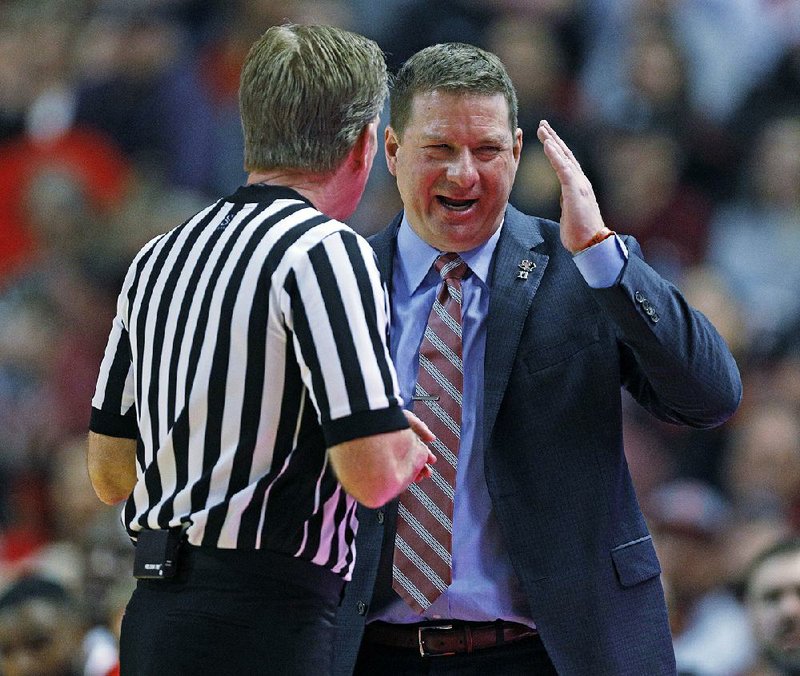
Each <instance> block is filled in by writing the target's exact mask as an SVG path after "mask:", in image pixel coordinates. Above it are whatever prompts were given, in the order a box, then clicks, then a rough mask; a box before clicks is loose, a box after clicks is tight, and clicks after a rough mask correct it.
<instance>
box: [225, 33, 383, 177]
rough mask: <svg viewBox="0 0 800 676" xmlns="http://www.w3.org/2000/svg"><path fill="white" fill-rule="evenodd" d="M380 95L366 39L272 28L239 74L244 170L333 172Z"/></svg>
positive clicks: (377, 53) (374, 48) (373, 50)
mask: <svg viewBox="0 0 800 676" xmlns="http://www.w3.org/2000/svg"><path fill="white" fill-rule="evenodd" d="M387 94H388V86H387V74H386V62H385V60H384V57H383V52H381V50H380V48H379V47H378V45H377V44H376V43H375V42H373V41H372V40H370V39H368V38H365V37H363V36H362V35H358V34H356V33H351V32H349V31H346V30H342V29H340V28H335V27H333V26H309V25H297V24H285V25H282V26H273V27H272V28H270V29H269V30H267V32H266V33H264V34H263V35H262V36H261V38H259V40H258V41H257V42H256V43H255V44H254V45H253V46H252V47H251V48H250V52H249V53H248V55H247V59H246V60H245V63H244V66H243V68H242V75H241V80H240V86H239V111H240V113H241V117H242V128H243V130H244V165H245V169H246V170H247V171H257V170H268V169H300V170H304V171H313V172H327V171H330V170H333V169H335V168H336V167H337V166H338V165H339V164H340V163H341V161H342V160H343V159H344V158H345V156H346V155H347V153H348V152H349V151H350V149H351V148H352V147H353V144H354V143H355V142H356V139H357V138H358V135H359V133H360V132H361V130H362V129H363V128H364V127H365V126H366V125H367V124H369V123H370V122H371V121H372V120H373V119H375V117H376V116H377V115H378V114H380V112H381V110H382V109H383V104H384V103H385V101H386V96H387Z"/></svg>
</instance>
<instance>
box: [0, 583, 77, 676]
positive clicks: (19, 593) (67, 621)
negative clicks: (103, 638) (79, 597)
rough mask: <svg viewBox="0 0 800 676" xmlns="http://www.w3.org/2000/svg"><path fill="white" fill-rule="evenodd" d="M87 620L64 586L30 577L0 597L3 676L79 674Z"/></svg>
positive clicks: (11, 586) (0, 652)
mask: <svg viewBox="0 0 800 676" xmlns="http://www.w3.org/2000/svg"><path fill="white" fill-rule="evenodd" d="M85 632H86V623H85V619H84V616H83V613H82V611H81V608H80V606H79V605H78V603H77V602H76V600H75V599H73V598H72V597H71V596H70V594H69V592H68V591H67V589H66V588H65V587H63V586H62V585H60V584H59V583H57V582H54V581H52V580H50V579H47V578H43V577H39V576H35V575H29V576H23V577H21V578H20V579H18V580H16V581H15V582H13V583H12V584H11V585H10V586H9V587H8V588H7V589H5V591H4V592H3V593H2V595H0V670H1V671H2V674H3V676H83V662H84V656H83V647H82V642H83V637H84V634H85Z"/></svg>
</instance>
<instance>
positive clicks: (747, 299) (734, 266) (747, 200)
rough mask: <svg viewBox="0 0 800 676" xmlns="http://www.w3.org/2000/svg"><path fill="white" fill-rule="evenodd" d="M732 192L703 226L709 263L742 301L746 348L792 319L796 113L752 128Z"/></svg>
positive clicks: (796, 245)
mask: <svg viewBox="0 0 800 676" xmlns="http://www.w3.org/2000/svg"><path fill="white" fill-rule="evenodd" d="M741 178H742V180H741V186H740V188H739V190H738V192H737V195H736V197H735V198H734V199H733V200H731V201H729V202H727V203H724V204H722V205H720V206H719V207H718V208H717V209H716V211H715V214H714V216H713V218H712V222H711V224H710V226H709V228H710V234H709V249H708V255H709V259H710V262H711V263H712V264H713V265H714V267H715V268H716V269H717V270H718V272H719V274H720V275H721V276H722V278H723V280H724V281H725V283H726V284H727V285H728V286H729V287H730V289H731V292H732V293H733V294H734V295H735V296H736V297H737V298H738V299H739V300H740V302H741V303H742V308H743V310H744V312H743V319H744V326H743V327H742V329H743V330H745V331H747V332H748V333H749V334H750V340H751V342H752V345H753V349H754V350H756V351H757V352H759V353H761V354H765V353H767V352H769V351H770V350H771V349H772V348H773V347H774V346H775V344H776V342H777V340H778V337H779V336H780V335H781V334H782V333H783V332H785V330H786V329H787V328H788V327H791V326H793V325H794V324H795V323H796V322H797V321H798V318H799V317H800V298H798V294H797V289H798V288H800V255H798V252H800V111H798V112H797V114H795V115H791V116H788V117H778V118H773V119H769V120H767V121H765V122H764V124H763V126H762V127H761V128H758V129H756V130H754V133H753V137H752V146H751V150H750V155H749V159H748V161H747V163H746V165H744V171H743V174H742V177H741Z"/></svg>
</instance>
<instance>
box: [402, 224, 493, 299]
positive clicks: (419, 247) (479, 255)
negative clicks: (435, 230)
mask: <svg viewBox="0 0 800 676" xmlns="http://www.w3.org/2000/svg"><path fill="white" fill-rule="evenodd" d="M503 223H505V219H503ZM503 223H501V224H500V227H499V228H497V230H496V231H495V232H494V234H493V235H492V236H491V237H490V238H489V239H488V240H486V241H485V242H484V243H483V244H480V245H478V246H476V247H475V248H474V249H470V250H469V251H463V252H461V258H462V259H463V260H464V262H465V263H466V264H467V265H468V266H469V269H470V270H471V271H472V274H473V275H476V276H477V277H478V278H479V279H480V280H481V281H482V282H483V283H484V284H488V282H487V280H488V279H489V266H490V265H491V263H492V255H493V254H494V250H495V247H496V246H497V240H498V239H499V238H500V231H501V230H502V229H503ZM443 253H446V252H445V251H439V250H438V249H436V248H435V247H432V246H431V245H430V244H428V243H427V242H426V241H425V240H424V239H422V238H421V237H420V236H419V235H418V234H417V233H416V232H414V229H413V228H412V227H411V224H410V223H409V222H408V218H406V215H405V213H403V220H402V221H401V223H400V230H399V232H398V233H397V257H398V263H399V265H400V270H401V272H402V274H403V276H404V277H405V280H406V285H407V286H408V290H409V292H410V293H412V294H413V293H414V292H415V291H416V290H417V288H418V287H419V285H420V284H422V280H423V279H425V277H426V276H427V274H428V272H429V271H430V269H431V266H432V265H433V262H434V261H435V260H436V258H437V257H438V256H439V255H441V254H443Z"/></svg>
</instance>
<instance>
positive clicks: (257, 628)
mask: <svg viewBox="0 0 800 676" xmlns="http://www.w3.org/2000/svg"><path fill="white" fill-rule="evenodd" d="M191 550H192V552H191V555H190V556H185V557H184V561H183V562H182V563H181V565H180V566H179V571H178V574H177V575H176V577H175V578H174V579H172V580H152V581H151V580H139V582H138V585H137V587H136V590H135V591H134V593H133V596H132V597H131V600H130V602H129V603H128V606H127V608H126V610H125V616H124V618H123V621H122V635H121V640H120V666H121V673H122V676H165V675H170V676H182V675H186V676H190V675H191V676H195V675H196V674H214V676H226V675H228V674H230V675H231V676H233V675H234V674H235V675H236V676H247V675H249V674H259V675H261V674H263V675H271V674H275V675H276V676H278V675H280V676H285V675H297V676H312V675H313V676H322V675H324V674H327V673H328V672H329V671H330V662H331V652H332V649H333V638H334V617H335V613H336V608H337V606H338V604H339V601H340V597H341V589H342V585H341V581H339V580H338V578H336V577H335V576H333V574H331V573H328V572H327V571H322V569H319V572H320V573H321V574H320V575H318V576H317V575H311V576H307V575H305V574H304V573H306V572H307V570H308V568H307V567H308V566H312V565H313V564H305V563H303V562H300V563H302V564H303V565H300V566H298V568H299V570H298V571H297V575H294V576H292V577H293V578H294V579H292V578H291V577H287V576H286V572H287V571H286V570H284V571H282V572H281V574H280V575H274V574H273V573H274V567H270V566H269V565H268V563H269V562H264V561H262V560H261V557H260V556H257V557H253V556H252V555H253V552H247V553H246V554H245V556H244V557H241V556H239V557H238V558H237V554H238V553H236V552H234V553H233V555H232V558H233V559H234V565H231V557H228V558H226V556H225V553H222V555H220V556H218V553H219V550H212V552H213V553H212V554H211V555H207V554H206V552H205V551H202V550H200V548H191ZM282 558H283V560H284V563H286V560H285V559H286V557H282ZM292 567H293V565H292V562H289V566H288V568H289V569H291V568H292ZM314 568H318V567H317V566H314ZM313 572H315V571H313V569H312V573H313ZM328 576H330V578H328ZM315 578H318V579H315Z"/></svg>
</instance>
